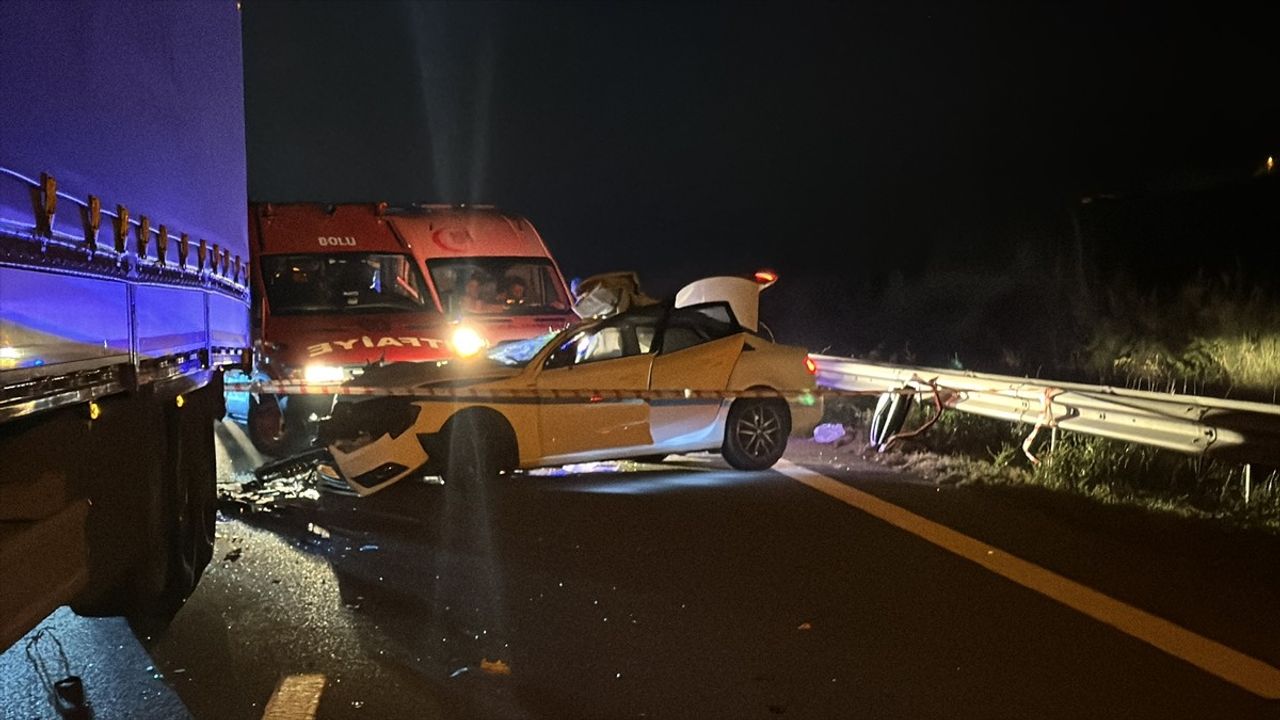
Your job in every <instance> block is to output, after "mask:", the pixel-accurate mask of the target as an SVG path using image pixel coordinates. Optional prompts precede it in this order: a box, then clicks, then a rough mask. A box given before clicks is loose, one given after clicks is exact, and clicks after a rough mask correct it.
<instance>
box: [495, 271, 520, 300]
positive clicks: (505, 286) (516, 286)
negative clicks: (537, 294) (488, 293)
mask: <svg viewBox="0 0 1280 720" xmlns="http://www.w3.org/2000/svg"><path fill="white" fill-rule="evenodd" d="M526 295H527V288H526V287H525V284H524V279H523V278H520V277H518V276H515V275H508V276H507V277H506V278H505V279H504V280H503V283H502V292H500V293H498V302H500V303H502V304H504V305H508V306H510V305H523V304H524V303H525V298H526Z"/></svg>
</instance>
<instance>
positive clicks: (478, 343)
mask: <svg viewBox="0 0 1280 720" xmlns="http://www.w3.org/2000/svg"><path fill="white" fill-rule="evenodd" d="M451 344H452V345H453V351H454V352H455V353H457V354H458V357H471V356H472V355H475V354H476V353H478V352H480V351H481V350H483V349H484V348H485V346H486V345H488V343H487V342H485V339H484V338H483V337H481V336H480V333H478V332H476V331H475V330H473V329H472V328H469V327H467V326H465V325H463V326H462V327H460V328H458V329H457V330H454V331H453V339H452V341H451Z"/></svg>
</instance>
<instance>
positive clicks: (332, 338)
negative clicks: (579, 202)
mask: <svg viewBox="0 0 1280 720" xmlns="http://www.w3.org/2000/svg"><path fill="white" fill-rule="evenodd" d="M249 226H250V227H249V233H250V247H251V254H252V265H253V270H252V275H253V289H254V293H253V297H254V307H253V327H254V333H255V345H256V349H257V352H256V353H255V355H256V363H255V369H254V377H255V379H269V380H303V381H306V382H309V383H340V382H343V381H345V380H348V379H350V378H351V377H353V376H354V375H356V374H359V373H361V372H363V370H364V368H366V367H368V366H369V365H370V364H376V363H383V362H395V361H401V360H410V361H431V360H442V359H447V358H454V357H466V356H469V355H474V354H476V353H478V352H480V351H482V350H483V349H485V348H486V347H490V346H493V345H497V344H499V343H502V342H505V341H508V340H518V339H524V338H529V337H533V336H536V335H540V334H543V333H546V332H549V331H552V330H557V329H559V328H562V327H564V326H565V325H567V324H568V323H570V322H572V321H573V320H574V319H576V317H577V316H576V315H574V314H573V312H572V310H571V307H570V305H571V303H570V299H569V292H568V288H567V287H566V285H565V281H564V277H563V276H562V275H561V273H560V269H559V267H558V266H557V265H556V262H555V260H554V258H552V256H551V253H550V252H549V251H548V250H547V246H546V243H544V242H543V240H542V238H541V236H540V235H539V234H538V232H537V230H535V229H534V227H533V225H532V224H530V222H529V221H528V220H526V219H525V218H523V217H520V216H518V215H513V214H509V213H504V212H499V211H497V210H495V209H493V208H492V207H488V206H470V207H466V206H447V205H416V206H411V207H404V208H390V207H388V206H387V205H386V204H382V203H378V204H375V203H364V204H334V205H324V204H317V203H295V204H272V203H255V204H252V205H251V207H250V217H249ZM331 404H332V397H331V396H327V395H306V396H292V397H289V396H277V395H269V394H259V393H230V394H229V397H228V409H229V411H230V412H231V413H232V414H233V415H238V416H241V417H243V418H244V419H245V420H246V421H247V424H248V428H249V436H250V438H251V439H252V440H253V442H254V444H255V445H256V446H257V447H258V448H259V449H260V450H262V451H263V452H265V453H268V454H273V455H279V454H282V453H285V452H287V451H290V450H297V449H300V448H301V447H302V446H303V445H304V444H305V442H306V441H307V440H308V439H309V436H310V432H309V431H308V429H309V427H310V426H311V424H312V423H314V422H315V421H316V420H318V419H319V418H322V417H324V416H325V415H327V414H328V411H329V408H330V406H331Z"/></svg>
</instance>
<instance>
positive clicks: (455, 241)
mask: <svg viewBox="0 0 1280 720" xmlns="http://www.w3.org/2000/svg"><path fill="white" fill-rule="evenodd" d="M431 242H433V243H435V244H436V245H439V246H440V247H441V248H443V249H445V250H448V251H449V252H466V251H467V250H468V249H469V248H470V247H471V244H472V243H473V242H474V239H473V238H472V237H471V233H470V232H468V231H467V230H466V228H463V229H457V228H440V229H439V230H436V231H435V232H433V233H431Z"/></svg>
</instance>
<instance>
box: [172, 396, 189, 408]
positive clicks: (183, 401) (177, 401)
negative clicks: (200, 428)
mask: <svg viewBox="0 0 1280 720" xmlns="http://www.w3.org/2000/svg"><path fill="white" fill-rule="evenodd" d="M174 404H176V405H177V406H178V407H182V406H183V405H186V404H187V401H186V399H185V398H183V397H182V396H181V395H179V396H178V397H177V398H176V399H175V400H174Z"/></svg>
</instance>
